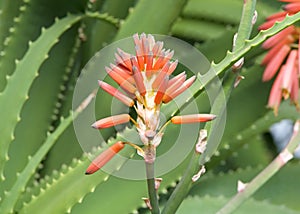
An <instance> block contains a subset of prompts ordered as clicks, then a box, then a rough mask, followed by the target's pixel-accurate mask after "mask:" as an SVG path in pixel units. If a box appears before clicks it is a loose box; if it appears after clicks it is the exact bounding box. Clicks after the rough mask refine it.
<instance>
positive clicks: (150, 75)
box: [88, 33, 215, 172]
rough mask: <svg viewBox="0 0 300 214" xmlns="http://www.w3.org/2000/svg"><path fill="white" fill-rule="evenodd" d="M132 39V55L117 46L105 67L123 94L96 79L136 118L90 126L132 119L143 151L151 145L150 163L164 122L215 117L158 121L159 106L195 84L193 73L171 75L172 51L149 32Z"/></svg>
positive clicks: (107, 121)
mask: <svg viewBox="0 0 300 214" xmlns="http://www.w3.org/2000/svg"><path fill="white" fill-rule="evenodd" d="M133 40H134V46H135V54H134V55H132V54H129V53H126V52H125V51H123V50H121V49H118V50H117V53H116V54H115V58H116V59H115V64H110V67H106V68H105V70H106V72H107V74H108V75H109V76H110V77H111V78H112V79H113V80H114V81H115V82H116V83H117V84H118V85H119V86H120V88H121V89H122V90H123V91H124V93H123V92H121V91H120V90H119V89H116V88H114V87H113V86H111V85H109V84H107V83H105V82H103V81H99V85H100V87H101V88H102V89H103V90H105V91H106V92H108V93H109V94H111V95H112V96H114V97H116V98H117V99H118V100H120V101H121V102H123V103H124V104H125V105H127V106H129V107H134V110H135V111H136V115H137V118H136V119H133V118H131V117H130V115H129V114H121V115H115V116H110V117H107V118H103V119H100V120H98V121H96V122H95V123H94V124H93V125H92V127H94V128H97V129H103V128H108V127H112V126H114V125H118V124H122V123H126V122H129V121H130V120H131V121H132V122H133V124H134V125H135V126H136V129H137V131H138V134H139V136H140V139H141V141H142V142H143V144H144V150H145V151H146V150H147V149H148V150H147V151H149V148H154V150H153V152H152V153H149V152H144V154H145V156H144V159H145V160H146V161H147V162H148V163H149V162H153V161H154V160H155V149H156V147H157V146H158V145H159V144H160V142H161V138H162V136H163V131H164V128H165V127H166V126H165V125H166V124H168V123H169V122H173V123H199V122H206V121H210V120H212V119H214V118H215V116H214V115H208V114H207V115H206V114H195V115H186V116H175V117H173V118H172V119H171V121H168V122H167V123H165V124H160V108H161V105H163V104H164V103H168V102H170V101H172V100H173V99H175V98H176V97H177V96H179V95H180V94H182V93H183V92H184V91H186V90H187V89H188V88H189V87H190V86H191V85H192V84H193V83H194V81H195V79H196V76H192V77H190V78H189V79H187V75H186V74H185V72H182V73H180V74H178V75H177V76H172V74H173V72H174V71H175V69H176V67H177V65H178V61H177V60H172V57H173V55H174V51H172V50H165V49H163V42H160V41H155V39H154V37H153V36H152V35H150V34H149V35H146V34H144V33H143V34H141V35H140V36H139V35H138V34H135V35H133ZM124 144H129V145H131V146H133V147H134V148H136V149H137V150H138V151H139V153H143V149H142V148H139V147H137V146H136V145H134V144H132V143H129V142H127V143H124ZM117 145H119V146H120V145H121V144H117ZM113 148H114V147H111V148H110V149H108V150H106V151H105V152H103V153H102V154H101V155H100V156H99V157H98V158H96V160H95V161H94V162H93V163H92V165H91V166H90V167H89V169H91V170H90V171H91V172H94V171H95V170H97V169H99V168H101V167H102V166H103V165H104V164H105V163H106V162H107V161H108V160H110V159H111V158H112V157H113V155H114V154H115V153H116V151H115V150H113ZM118 148H119V147H118ZM147 154H149V155H148V156H147ZM97 164H98V165H97ZM89 169H88V171H89Z"/></svg>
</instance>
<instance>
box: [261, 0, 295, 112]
mask: <svg viewBox="0 0 300 214" xmlns="http://www.w3.org/2000/svg"><path fill="white" fill-rule="evenodd" d="M281 1H283V2H289V4H287V5H285V6H284V7H283V9H284V11H283V12H279V13H276V14H274V15H271V16H269V17H268V18H267V21H266V22H265V23H264V24H262V25H261V26H260V27H259V29H260V30H266V29H268V28H270V27H272V26H273V25H274V23H275V22H277V21H281V20H283V19H284V18H285V16H286V15H292V14H295V13H297V12H298V11H300V0H281ZM299 37H300V28H299V27H297V26H295V25H291V26H289V27H287V28H285V29H284V30H282V31H281V32H279V33H277V34H276V35H274V36H272V37H270V38H269V39H267V40H266V41H265V42H264V43H263V45H262V47H263V48H264V49H268V50H269V52H268V53H267V54H266V56H265V57H264V59H263V60H262V65H264V66H266V68H265V71H264V74H263V77H262V80H263V81H269V80H271V79H272V78H273V77H275V76H276V79H275V81H274V84H273V86H272V89H271V92H270V96H269V101H268V107H270V108H272V109H274V113H275V114H277V112H278V108H279V105H280V103H281V100H282V98H284V99H285V100H286V99H288V98H290V100H291V102H292V103H293V104H295V106H296V107H297V108H299V104H298V101H297V100H298V93H299V76H300V65H299V57H300V50H299V41H300V40H299ZM276 74H277V75H276Z"/></svg>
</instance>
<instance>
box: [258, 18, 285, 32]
mask: <svg viewBox="0 0 300 214" xmlns="http://www.w3.org/2000/svg"><path fill="white" fill-rule="evenodd" d="M283 19H284V17H279V18H278V19H272V20H269V21H267V22H265V23H263V24H262V25H260V26H259V27H258V30H267V29H269V28H271V27H272V26H273V25H274V24H275V22H280V21H282V20H283Z"/></svg>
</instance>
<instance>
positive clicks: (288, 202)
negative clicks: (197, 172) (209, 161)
mask: <svg viewBox="0 0 300 214" xmlns="http://www.w3.org/2000/svg"><path fill="white" fill-rule="evenodd" d="M261 170H262V167H261V166H260V167H255V168H252V167H248V168H245V169H241V168H239V169H237V170H236V171H229V172H228V173H219V174H217V175H214V174H207V175H206V176H204V177H203V178H202V179H201V180H199V182H197V184H196V185H195V186H194V187H193V188H192V189H191V192H190V195H191V196H196V195H197V196H199V197H201V198H202V197H205V196H206V195H209V196H212V197H217V196H219V194H220V193H222V194H223V195H224V196H225V197H226V198H229V197H231V196H233V195H235V194H236V186H237V181H238V180H241V181H242V182H248V181H250V180H251V179H252V178H253V177H254V176H255V175H256V174H257V173H259V172H260V171H261ZM299 173H300V172H299V161H295V162H294V163H289V164H288V165H287V166H285V167H284V168H282V170H280V171H279V172H278V173H277V174H276V175H275V176H273V177H272V178H271V179H270V180H269V181H268V182H267V183H266V184H265V185H264V186H262V188H260V189H259V190H258V191H257V192H256V193H255V194H254V195H253V198H254V199H255V200H259V201H263V200H268V201H269V202H270V203H272V204H276V205H285V206H287V207H289V208H290V209H293V210H297V212H299V210H300V206H299V203H298V200H297V199H298V198H297V195H298V188H297V186H298V178H299Z"/></svg>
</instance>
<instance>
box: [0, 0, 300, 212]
mask: <svg viewBox="0 0 300 214" xmlns="http://www.w3.org/2000/svg"><path fill="white" fill-rule="evenodd" d="M242 3H243V1H241V0H209V1H200V0H164V1H161V0H152V1H147V0H138V1H133V0H126V1H124V0H98V1H95V3H91V2H88V1H85V0H72V1H67V0H51V1H48V0H14V1H9V0H0V12H1V13H0V92H1V93H0V109H1V111H0V118H1V123H0V174H1V185H0V198H1V201H0V213H1V214H2V213H3V214H5V213H31V214H34V213H66V212H68V213H96V212H97V213H112V214H114V213H137V212H140V213H147V212H148V211H147V209H144V208H143V207H144V202H143V201H142V200H141V198H142V197H145V196H146V195H147V190H146V183H145V182H144V181H130V180H123V179H119V178H116V177H112V176H110V175H107V174H105V173H104V172H99V173H96V174H95V175H93V176H85V175H84V172H85V169H86V167H87V166H88V165H89V163H90V160H89V159H88V158H87V157H86V155H84V154H83V152H82V150H81V148H80V145H79V143H78V142H77V139H76V136H75V133H74V130H73V126H72V120H73V119H72V116H71V114H70V110H71V104H72V95H73V89H74V85H75V83H76V80H77V78H78V76H79V75H80V73H81V70H82V68H83V67H84V66H85V64H86V63H87V62H88V60H89V59H90V58H91V57H92V56H93V55H94V54H95V53H96V52H97V51H99V50H100V49H101V48H103V47H105V46H106V45H107V44H109V43H111V42H113V41H116V40H118V39H121V38H125V37H128V36H131V35H133V34H134V33H136V32H138V33H142V32H145V33H152V34H167V35H172V36H175V37H178V38H180V39H182V40H185V41H187V42H189V43H190V44H192V45H194V46H195V47H196V48H198V49H199V50H200V51H201V52H202V53H203V54H204V55H205V56H206V57H207V58H208V59H209V60H210V61H214V62H216V63H217V62H220V61H221V60H222V59H223V58H224V57H226V58H225V61H223V62H224V64H226V63H227V64H226V66H225V65H224V66H223V67H225V68H226V67H228V66H230V65H232V64H233V62H234V60H236V59H235V58H234V56H233V55H227V56H226V53H227V50H231V49H232V38H233V35H234V33H235V32H237V28H238V24H239V21H240V17H241V12H242V6H243V5H242ZM257 11H258V14H259V16H258V20H257V24H256V25H255V27H254V28H253V29H254V30H253V36H254V35H256V34H257V33H258V32H257V31H256V27H257V26H258V25H259V24H261V23H262V22H263V21H264V19H265V17H266V16H268V15H270V14H272V13H274V12H277V11H280V3H278V2H276V1H275V0H274V1H273V0H272V1H270V0H264V1H262V0H261V1H258V3H257ZM298 19H299V18H298ZM294 21H296V19H295V20H294ZM288 24H289V22H288V21H287V22H286V23H285V25H288ZM283 25H284V24H283ZM283 25H282V26H283ZM282 26H279V27H281V28H283V27H282ZM259 39H260V40H261V42H262V41H263V40H264V39H265V37H264V36H263V35H261V36H260V37H258V40H259ZM249 44H251V45H249V49H250V47H251V51H250V52H249V51H245V52H240V53H239V56H240V57H241V56H244V55H245V65H244V67H243V69H242V75H244V76H245V80H243V81H242V82H241V83H240V85H239V86H238V87H237V88H236V89H234V90H233V92H232V94H231V98H230V100H229V102H228V105H227V125H226V129H225V134H224V136H223V139H222V143H221V145H220V147H219V149H218V150H217V151H216V152H215V155H214V156H213V157H212V158H211V160H210V161H209V162H208V163H207V164H206V166H207V170H208V172H207V173H206V174H205V175H204V176H203V177H201V179H200V180H199V181H198V182H197V183H196V184H195V185H194V186H193V188H192V190H191V192H190V194H189V196H188V197H187V199H186V200H185V201H184V202H183V204H182V206H181V207H180V209H179V211H178V213H200V212H202V213H214V212H216V210H218V208H220V207H221V206H222V205H223V204H224V203H225V202H226V201H227V199H228V198H229V197H231V196H232V195H234V194H235V190H236V183H237V180H243V181H245V182H247V181H249V180H250V179H251V178H253V177H254V176H255V175H256V174H257V173H258V172H259V171H260V170H261V169H262V167H263V166H266V165H267V164H268V163H269V162H270V161H271V160H272V159H273V157H274V155H275V153H276V152H275V150H274V147H272V139H271V138H269V137H266V136H268V135H267V133H268V128H269V127H270V125H271V124H273V123H274V122H277V121H280V120H281V119H283V118H289V119H292V120H296V119H297V118H299V112H297V111H296V110H295V108H294V107H293V106H290V104H289V103H288V102H284V103H283V104H282V106H281V107H280V111H279V116H278V117H275V116H274V115H273V112H272V111H271V110H268V109H267V108H266V103H267V98H268V94H269V91H270V86H271V83H262V82H261V76H262V72H263V67H261V66H260V64H259V63H260V60H261V58H262V56H263V55H264V51H263V50H262V49H260V48H259V44H258V43H255V42H253V43H249ZM253 46H254V47H253ZM245 50H246V49H245ZM237 59H238V58H237ZM217 65H218V64H217ZM220 70H221V69H220ZM99 72H104V68H102V69H101V68H100V69H99ZM95 81H97V80H96V79H95ZM195 90H196V89H195ZM195 92H196V91H195ZM100 95H101V98H99V97H100ZM98 96H99V97H98V99H97V100H101V101H103V102H104V103H110V101H111V97H109V96H105V95H104V94H103V93H99V94H98ZM205 100H206V98H205V95H204V94H203V96H199V97H198V98H197V103H198V104H199V106H200V109H204V110H208V109H206V108H205V106H206V104H205ZM98 105H100V104H98ZM99 108H100V107H99ZM109 110H110V106H105V107H103V106H101V111H99V112H97V117H98V118H101V117H103V116H107V114H109V113H110V112H109ZM76 114H78V113H76V112H75V115H76ZM87 125H90V124H87ZM168 131H169V133H170V134H169V135H168V136H169V137H168V139H167V140H165V141H164V142H163V143H162V148H159V149H161V150H162V151H164V149H166V148H168V146H170V143H171V142H172V141H173V140H172V136H174V134H172V133H176V130H175V129H172V128H170V129H169V130H168ZM133 132H134V130H132V129H129V128H126V129H125V130H123V131H122V132H119V133H116V131H115V130H114V129H109V130H105V131H104V132H103V135H104V136H105V137H106V139H107V140H108V143H110V142H115V141H116V139H122V138H124V137H125V136H130V135H132V134H133ZM186 140H189V136H187V139H186ZM100 143H101V142H99V144H100ZM168 143H169V144H168ZM183 143H184V142H183ZM163 145H165V147H164V146H163ZM97 152H99V151H97ZM187 163H188V159H187V160H185V161H184V162H183V163H182V164H181V165H180V166H179V167H177V168H176V169H175V170H173V171H172V172H170V173H168V174H166V175H164V176H163V182H162V186H161V187H160V189H159V194H160V199H161V200H160V203H161V205H162V206H163V204H164V203H165V201H166V198H168V196H169V195H170V193H171V192H172V190H173V188H174V186H175V185H176V183H177V182H178V181H179V180H180V178H181V177H182V175H183V172H184V169H185V168H186V166H187ZM299 169H300V167H299V161H297V160H294V161H293V162H291V163H290V164H288V166H286V167H285V168H284V169H283V170H282V171H280V172H279V173H278V174H277V175H276V176H275V177H274V178H272V179H271V180H270V181H269V182H268V183H267V184H266V185H265V186H263V187H262V189H261V190H260V191H259V192H258V193H256V194H255V195H254V196H253V198H252V199H251V200H250V201H249V202H246V203H245V205H243V206H242V207H241V208H240V210H238V211H237V213H255V212H256V211H255V210H258V211H259V212H261V213H271V212H272V213H299V212H300V205H299V203H298V196H299V191H298V189H297V187H298V184H299V179H297V178H299V177H300V175H299V172H300V171H299Z"/></svg>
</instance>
